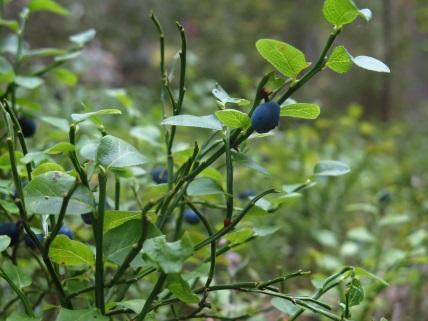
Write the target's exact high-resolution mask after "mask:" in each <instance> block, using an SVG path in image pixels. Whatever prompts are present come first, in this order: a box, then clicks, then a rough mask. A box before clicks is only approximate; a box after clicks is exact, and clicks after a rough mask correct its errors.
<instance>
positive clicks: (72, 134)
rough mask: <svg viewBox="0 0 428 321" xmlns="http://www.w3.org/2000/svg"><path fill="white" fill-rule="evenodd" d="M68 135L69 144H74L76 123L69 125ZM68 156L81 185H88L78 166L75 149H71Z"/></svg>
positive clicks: (82, 171)
mask: <svg viewBox="0 0 428 321" xmlns="http://www.w3.org/2000/svg"><path fill="white" fill-rule="evenodd" d="M68 136H69V140H70V144H73V145H76V124H71V125H70V131H69V133H68ZM69 157H70V160H71V162H72V163H73V166H74V169H75V170H76V172H77V173H78V175H79V177H80V180H81V181H82V183H83V185H85V186H86V187H89V182H88V178H87V176H86V174H85V172H84V170H83V168H82V166H80V163H79V160H78V158H77V154H76V151H74V150H73V151H71V152H70V153H69Z"/></svg>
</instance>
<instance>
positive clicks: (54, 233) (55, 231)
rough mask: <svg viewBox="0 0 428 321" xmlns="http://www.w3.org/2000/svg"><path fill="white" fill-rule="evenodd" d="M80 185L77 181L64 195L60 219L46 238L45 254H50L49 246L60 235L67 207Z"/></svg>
mask: <svg viewBox="0 0 428 321" xmlns="http://www.w3.org/2000/svg"><path fill="white" fill-rule="evenodd" d="M78 186H79V183H78V182H77V180H76V182H75V183H74V185H73V186H72V187H71V189H70V190H69V191H68V193H67V194H66V195H65V196H64V198H63V200H62V204H61V209H60V211H59V215H58V219H57V221H56V224H55V226H54V227H53V229H52V232H51V233H50V234H49V236H48V237H47V239H46V242H45V245H44V255H45V256H48V255H49V248H50V246H51V244H52V242H53V240H54V239H55V237H56V236H57V235H58V233H59V230H60V229H61V227H62V222H63V221H64V217H65V214H67V207H68V204H69V202H70V199H71V197H72V196H73V194H74V192H75V191H76V189H77V187H78Z"/></svg>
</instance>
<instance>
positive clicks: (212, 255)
mask: <svg viewBox="0 0 428 321" xmlns="http://www.w3.org/2000/svg"><path fill="white" fill-rule="evenodd" d="M187 204H188V205H189V207H190V208H191V209H192V210H193V212H195V213H196V215H198V217H199V218H200V220H201V222H202V224H203V225H204V227H205V229H206V230H207V232H208V236H209V237H212V236H213V234H214V233H213V230H212V228H211V226H210V224H209V222H208V220H207V219H206V218H205V216H203V215H202V213H201V212H199V210H198V209H197V208H196V207H195V206H194V205H193V204H192V202H190V201H188V202H187ZM216 251H217V250H216V240H213V241H211V251H210V270H209V271H208V278H207V280H206V282H205V287H206V288H208V287H209V286H210V285H211V282H212V281H213V279H214V273H215V264H216V257H217V256H216ZM200 305H201V306H202V304H200Z"/></svg>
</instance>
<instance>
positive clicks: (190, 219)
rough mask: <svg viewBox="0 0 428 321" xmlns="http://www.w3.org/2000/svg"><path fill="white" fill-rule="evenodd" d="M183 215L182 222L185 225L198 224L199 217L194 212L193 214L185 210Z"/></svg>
mask: <svg viewBox="0 0 428 321" xmlns="http://www.w3.org/2000/svg"><path fill="white" fill-rule="evenodd" d="M183 215H184V220H185V221H186V222H187V223H189V224H192V225H194V224H198V223H199V221H200V220H201V219H200V218H199V216H198V215H197V214H196V213H195V212H193V211H192V210H191V209H187V210H185V211H184V213H183Z"/></svg>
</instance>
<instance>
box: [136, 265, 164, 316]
mask: <svg viewBox="0 0 428 321" xmlns="http://www.w3.org/2000/svg"><path fill="white" fill-rule="evenodd" d="M165 280H166V274H165V273H163V272H162V273H161V274H160V275H159V278H158V280H157V282H156V284H155V286H154V287H153V289H152V292H150V295H149V297H148V298H147V300H146V302H145V303H144V306H143V309H142V310H141V312H140V313H139V314H138V315H137V317H136V318H135V319H134V321H143V320H144V319H145V317H146V316H147V314H148V313H149V312H150V311H151V308H152V303H153V301H154V300H155V299H156V297H157V296H158V294H159V293H160V292H161V291H162V288H163V284H164V283H165Z"/></svg>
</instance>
